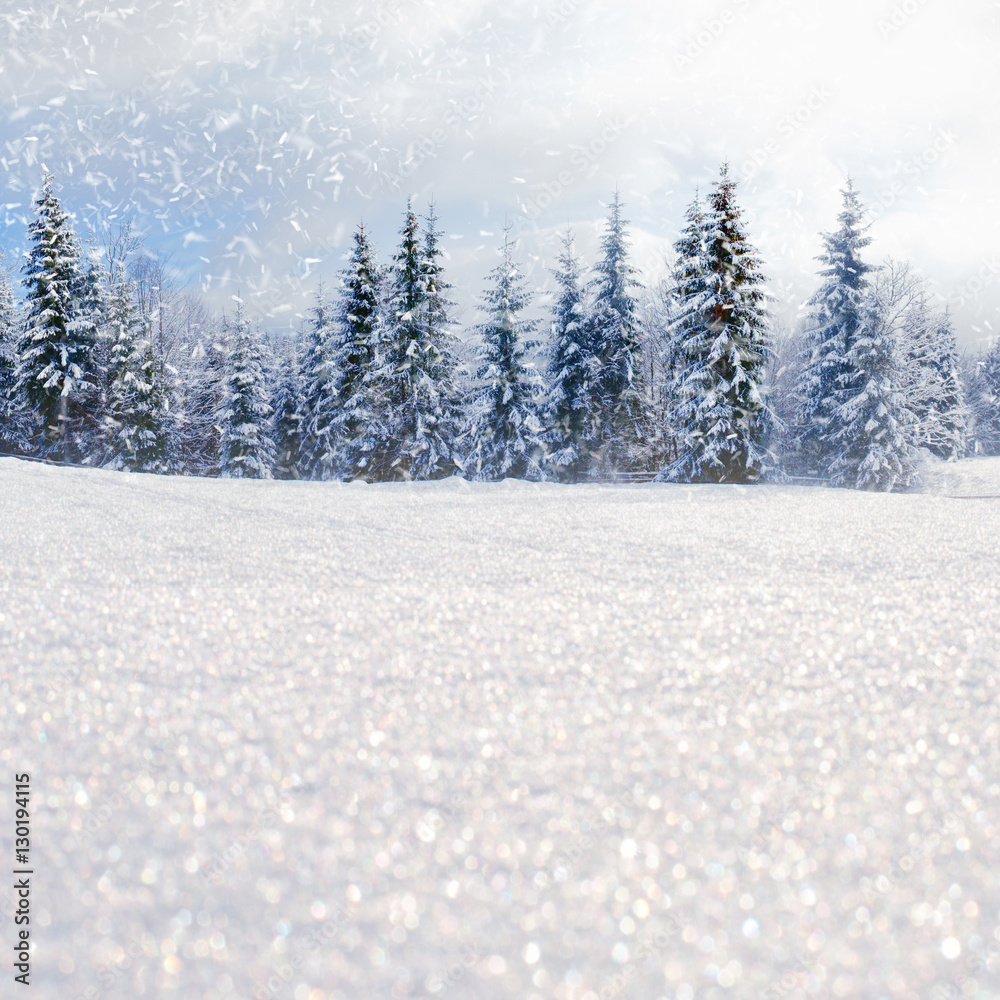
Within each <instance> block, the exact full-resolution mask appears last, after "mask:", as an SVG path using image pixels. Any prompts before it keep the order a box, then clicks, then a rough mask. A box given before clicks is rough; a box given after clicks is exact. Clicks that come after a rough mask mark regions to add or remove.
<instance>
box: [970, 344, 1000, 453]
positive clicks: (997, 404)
mask: <svg viewBox="0 0 1000 1000" xmlns="http://www.w3.org/2000/svg"><path fill="white" fill-rule="evenodd" d="M966 391H967V394H968V399H969V408H970V411H971V421H972V428H971V440H972V442H973V450H974V451H975V453H976V454H977V455H1000V337H998V338H994V340H993V343H992V344H991V345H990V346H989V348H988V349H986V350H985V351H982V352H981V353H980V354H979V356H978V357H976V358H974V359H973V361H972V364H971V368H970V371H969V375H968V380H967V383H966Z"/></svg>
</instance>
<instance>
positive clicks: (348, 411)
mask: <svg viewBox="0 0 1000 1000" xmlns="http://www.w3.org/2000/svg"><path fill="white" fill-rule="evenodd" d="M335 327H336V337H335V340H336V345H335V347H334V349H333V354H332V357H333V367H334V370H335V372H336V380H337V381H336V386H337V416H336V418H335V423H336V428H337V437H338V440H339V441H340V448H339V457H338V462H337V473H338V478H340V479H346V480H351V479H367V480H377V479H381V478H383V476H384V463H385V456H386V453H387V452H388V450H389V446H390V443H389V441H388V429H387V427H386V421H385V395H386V384H385V383H386V376H385V369H384V365H383V361H382V347H383V344H382V340H383V336H384V333H383V323H382V303H381V294H380V275H379V270H378V265H377V263H376V261H375V256H374V253H373V251H372V247H371V244H370V242H369V240H368V234H367V233H366V232H365V228H364V225H361V226H359V227H358V229H357V231H356V232H355V234H354V253H353V254H352V256H351V261H350V265H349V267H348V268H347V270H346V272H345V274H344V281H343V286H342V291H341V298H340V302H339V306H338V310H337V316H336V320H335Z"/></svg>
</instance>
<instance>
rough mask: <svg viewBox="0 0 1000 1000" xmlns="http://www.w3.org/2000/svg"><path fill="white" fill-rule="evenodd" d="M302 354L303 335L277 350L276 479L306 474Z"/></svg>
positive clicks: (273, 430) (274, 411)
mask: <svg viewBox="0 0 1000 1000" xmlns="http://www.w3.org/2000/svg"><path fill="white" fill-rule="evenodd" d="M300 354H301V341H300V338H299V337H288V338H287V339H286V340H285V341H283V342H282V343H281V345H280V347H279V348H278V350H277V351H276V359H275V360H276V364H277V367H276V375H275V380H274V383H273V387H272V393H271V410H272V415H271V439H272V441H273V442H274V478H275V479H301V478H303V461H302V458H303V456H302V447H303V444H304V441H305V426H306V394H305V380H304V379H303V376H302V364H301V358H300Z"/></svg>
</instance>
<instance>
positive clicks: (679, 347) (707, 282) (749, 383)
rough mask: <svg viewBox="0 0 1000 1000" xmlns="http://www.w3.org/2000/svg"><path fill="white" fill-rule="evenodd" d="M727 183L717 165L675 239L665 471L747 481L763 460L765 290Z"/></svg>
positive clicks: (697, 478) (698, 478) (681, 477)
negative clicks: (671, 419)
mask: <svg viewBox="0 0 1000 1000" xmlns="http://www.w3.org/2000/svg"><path fill="white" fill-rule="evenodd" d="M735 188H736V183H735V181H733V180H732V179H731V178H730V176H729V170H728V165H727V164H724V165H723V167H722V171H721V176H720V178H719V180H718V181H717V182H716V184H715V188H714V190H713V192H712V194H711V195H710V197H709V201H708V204H707V205H706V206H704V208H702V207H700V206H692V208H691V209H690V210H689V212H688V223H687V226H686V228H685V231H684V233H683V234H682V236H681V239H680V240H679V241H678V243H677V245H676V247H675V249H676V250H677V253H678V257H679V258H680V259H679V262H678V267H679V278H680V280H679V282H678V295H679V307H678V318H677V320H676V330H677V335H676V351H677V357H678V362H677V376H676V380H675V385H676V392H677V398H678V402H677V423H678V430H679V434H680V441H679V448H678V450H679V456H678V458H677V460H676V461H675V462H674V463H673V464H672V465H671V466H670V467H669V468H668V469H667V470H666V472H665V478H668V479H672V480H677V481H691V482H737V483H747V482H755V481H756V480H757V479H759V478H760V475H761V472H762V471H763V468H764V463H765V457H766V452H765V438H766V435H767V423H766V418H767V413H766V408H765V403H764V399H763V394H762V392H761V385H762V382H763V378H764V367H765V364H766V361H767V352H768V341H767V330H768V320H767V313H766V310H765V307H764V300H765V296H766V293H765V291H764V286H763V280H764V279H763V276H762V275H761V272H760V260H759V258H758V255H757V252H756V250H755V249H754V248H753V247H752V246H751V244H750V243H749V241H748V239H747V236H746V233H745V231H744V226H743V220H742V217H741V212H740V209H739V208H738V207H737V205H736V202H735Z"/></svg>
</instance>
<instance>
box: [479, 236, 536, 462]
mask: <svg viewBox="0 0 1000 1000" xmlns="http://www.w3.org/2000/svg"><path fill="white" fill-rule="evenodd" d="M513 250H514V247H513V244H512V243H511V240H510V226H507V227H506V229H505V232H504V242H503V248H502V250H501V254H502V256H501V259H500V263H499V264H498V265H497V266H496V268H494V270H493V271H492V273H491V274H490V284H489V287H488V288H487V290H486V292H485V293H484V294H483V297H482V308H483V311H484V312H485V313H486V316H487V319H486V321H485V322H484V323H482V324H480V325H479V326H478V327H477V332H478V333H479V335H480V337H481V338H482V343H483V348H482V363H481V365H480V367H479V370H478V372H477V373H476V378H477V382H478V387H477V393H476V398H475V400H474V402H473V405H472V414H471V421H470V430H469V440H470V448H469V452H468V456H467V460H466V471H467V472H469V473H470V474H472V475H474V476H475V478H476V479H481V480H486V481H496V480H499V479H503V478H512V479H540V478H541V475H542V473H541V464H540V463H541V458H542V454H543V447H542V443H541V441H540V439H539V435H540V432H541V426H540V424H539V421H538V416H537V401H536V395H537V392H538V388H539V378H538V375H537V373H536V372H535V371H534V369H532V368H530V367H529V366H528V365H526V364H525V361H524V358H525V354H526V351H527V349H529V348H531V347H533V346H535V345H534V344H533V343H532V341H531V339H530V338H531V337H532V336H533V335H534V332H535V326H536V324H535V322H534V321H533V320H528V319H525V317H524V316H523V315H522V314H523V312H524V310H525V308H526V307H527V306H528V304H529V301H530V294H529V293H528V292H527V291H526V289H525V288H524V280H523V278H522V277H521V276H520V274H519V273H518V270H517V266H516V265H515V263H514V259H513Z"/></svg>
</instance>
